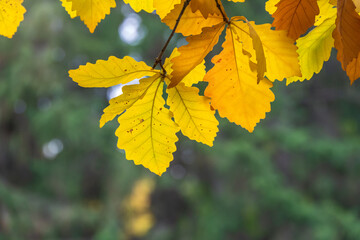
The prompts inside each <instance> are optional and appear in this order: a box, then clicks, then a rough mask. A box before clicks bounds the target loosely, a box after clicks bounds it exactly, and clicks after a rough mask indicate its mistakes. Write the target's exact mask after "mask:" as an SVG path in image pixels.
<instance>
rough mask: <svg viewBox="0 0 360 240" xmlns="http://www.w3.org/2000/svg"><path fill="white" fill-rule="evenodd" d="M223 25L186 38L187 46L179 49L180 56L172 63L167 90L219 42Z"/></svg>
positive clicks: (208, 28) (220, 24)
mask: <svg viewBox="0 0 360 240" xmlns="http://www.w3.org/2000/svg"><path fill="white" fill-rule="evenodd" d="M224 25H225V23H224V22H222V23H219V24H217V25H215V26H213V27H207V28H204V29H203V32H202V33H201V34H199V35H195V36H190V37H187V38H186V40H187V41H188V43H189V44H187V45H185V46H182V47H180V48H179V52H180V56H178V57H175V58H174V59H173V60H172V62H173V63H174V65H173V66H172V69H173V70H174V71H173V72H172V74H171V79H170V81H171V83H170V84H169V88H172V87H175V86H176V85H177V84H178V83H179V82H180V81H181V80H182V79H183V78H184V77H185V76H186V75H188V73H189V72H190V71H191V70H193V69H194V68H195V67H196V66H197V65H199V64H200V63H201V62H202V61H203V59H204V58H205V57H206V55H208V53H209V52H210V51H211V50H212V49H213V47H214V46H215V45H216V43H217V42H218V41H219V37H220V35H221V33H222V31H223V29H224Z"/></svg>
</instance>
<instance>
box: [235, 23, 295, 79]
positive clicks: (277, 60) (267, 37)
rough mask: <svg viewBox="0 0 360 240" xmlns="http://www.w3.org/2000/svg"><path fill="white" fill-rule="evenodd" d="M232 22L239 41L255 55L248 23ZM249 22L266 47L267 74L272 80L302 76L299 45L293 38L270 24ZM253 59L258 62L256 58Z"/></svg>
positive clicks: (247, 50)
mask: <svg viewBox="0 0 360 240" xmlns="http://www.w3.org/2000/svg"><path fill="white" fill-rule="evenodd" d="M235 19H236V18H235ZM231 24H232V25H233V26H234V27H235V30H234V31H236V32H237V35H236V36H237V37H238V39H237V41H241V42H242V44H243V45H244V48H243V50H245V51H246V52H249V53H250V54H251V56H255V55H256V53H255V50H254V47H253V46H252V45H250V44H252V40H251V37H250V32H249V31H250V30H249V28H248V27H247V26H246V23H244V22H241V21H237V22H236V21H232V22H231ZM249 24H250V25H251V26H252V27H253V29H254V31H255V32H256V33H257V35H258V36H259V38H260V41H259V44H260V42H261V44H262V46H263V49H264V55H265V59H266V73H265V76H266V77H267V78H268V79H269V80H271V81H275V79H278V80H280V81H281V80H283V79H284V78H288V77H292V76H301V72H300V66H299V62H298V54H297V53H296V49H297V47H296V46H295V45H294V44H293V40H292V39H290V38H289V37H287V36H286V32H285V31H275V30H272V29H271V26H270V24H261V25H255V23H254V22H249ZM236 29H238V30H236ZM251 59H252V61H254V62H256V60H255V58H251ZM260 59H261V57H260Z"/></svg>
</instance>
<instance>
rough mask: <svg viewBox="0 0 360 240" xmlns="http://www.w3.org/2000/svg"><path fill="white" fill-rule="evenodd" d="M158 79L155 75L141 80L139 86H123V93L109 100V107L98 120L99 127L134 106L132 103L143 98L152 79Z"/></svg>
mask: <svg viewBox="0 0 360 240" xmlns="http://www.w3.org/2000/svg"><path fill="white" fill-rule="evenodd" d="M159 77H160V75H159V74H157V75H155V76H154V77H152V78H144V79H141V80H140V82H141V84H133V85H128V86H124V87H123V89H122V91H123V93H122V94H121V95H120V96H118V97H115V98H113V99H111V100H110V102H109V103H110V104H109V106H108V107H106V108H105V109H104V114H103V115H102V116H101V119H100V127H103V126H104V125H105V123H107V122H109V121H111V120H113V119H114V118H115V117H116V116H117V115H120V114H121V113H123V112H124V111H125V110H126V109H128V108H130V107H131V106H132V105H134V103H136V102H137V101H138V100H139V99H141V98H142V97H143V96H144V94H145V93H146V91H147V90H148V88H149V87H150V86H151V84H152V83H153V81H154V79H157V78H159Z"/></svg>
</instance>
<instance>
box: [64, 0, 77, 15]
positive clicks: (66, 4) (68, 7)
mask: <svg viewBox="0 0 360 240" xmlns="http://www.w3.org/2000/svg"><path fill="white" fill-rule="evenodd" d="M61 2H62V6H63V7H64V8H65V10H66V11H67V12H68V13H69V15H70V17H71V18H75V17H77V15H76V12H75V11H73V10H72V2H68V1H67V0H61Z"/></svg>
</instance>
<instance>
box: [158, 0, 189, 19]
mask: <svg viewBox="0 0 360 240" xmlns="http://www.w3.org/2000/svg"><path fill="white" fill-rule="evenodd" d="M182 2H183V1H181V0H154V8H155V9H156V14H157V15H159V16H160V18H161V19H163V18H164V17H165V16H166V15H167V14H168V13H169V12H170V11H171V10H173V9H174V7H175V5H177V4H180V3H182ZM182 5H183V3H182V4H181V8H182ZM179 13H180V12H179ZM178 16H179V14H178ZM182 20H183V19H181V21H182Z"/></svg>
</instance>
